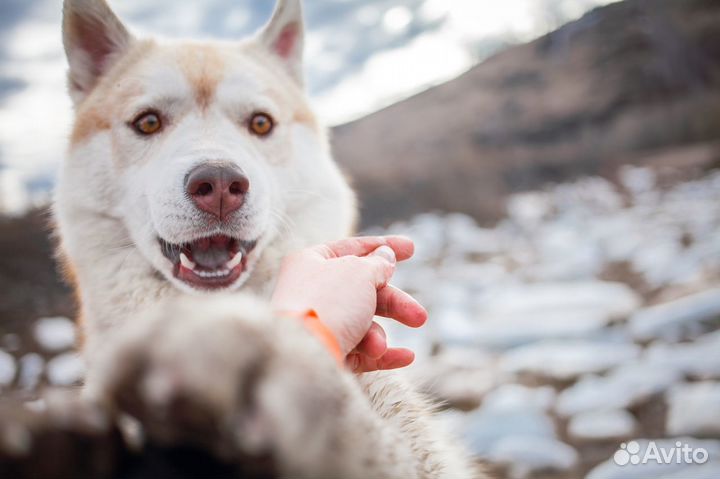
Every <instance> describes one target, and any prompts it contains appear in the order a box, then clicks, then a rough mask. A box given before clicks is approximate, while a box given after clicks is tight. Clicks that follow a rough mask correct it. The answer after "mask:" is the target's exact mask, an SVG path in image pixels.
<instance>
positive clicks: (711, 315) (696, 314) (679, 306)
mask: <svg viewBox="0 0 720 479" xmlns="http://www.w3.org/2000/svg"><path fill="white" fill-rule="evenodd" d="M719 318H720V288H716V289H711V290H708V291H704V292H702V293H697V294H693V295H691V296H687V297H685V298H681V299H678V300H676V301H672V302H670V303H664V304H658V305H656V306H651V307H649V308H646V309H643V310H641V311H638V312H637V313H635V314H634V315H633V316H632V318H631V319H630V323H629V327H630V331H631V332H632V334H633V336H634V337H635V338H637V339H638V340H642V341H648V340H651V339H664V340H667V341H678V340H680V339H685V338H694V337H696V336H697V335H699V334H700V333H701V332H702V330H703V324H704V323H708V322H710V321H716V320H718V319H719Z"/></svg>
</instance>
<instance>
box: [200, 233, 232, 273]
mask: <svg viewBox="0 0 720 479" xmlns="http://www.w3.org/2000/svg"><path fill="white" fill-rule="evenodd" d="M231 246H232V239H231V238H228V237H227V236H213V237H211V238H203V239H200V240H197V241H194V242H193V243H191V244H190V253H191V254H192V259H193V261H194V262H195V263H196V264H198V265H199V266H201V267H203V268H206V269H218V268H220V267H221V266H223V265H224V264H225V263H227V262H228V260H229V259H231V257H232V251H231Z"/></svg>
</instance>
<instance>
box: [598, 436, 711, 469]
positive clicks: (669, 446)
mask: <svg viewBox="0 0 720 479" xmlns="http://www.w3.org/2000/svg"><path fill="white" fill-rule="evenodd" d="M651 441H652V442H653V443H654V445H655V448H654V449H653V448H651V449H650V452H651V454H654V452H655V450H657V452H659V453H660V454H662V451H661V449H662V450H664V451H665V452H666V453H667V454H671V453H672V454H673V456H672V460H671V461H663V462H662V463H659V462H657V461H655V460H654V459H653V457H652V456H646V454H647V451H648V448H649V445H650V442H651ZM634 442H636V443H637V445H638V446H639V449H638V452H637V453H635V456H636V457H637V458H638V463H637V464H633V463H627V462H624V461H623V462H624V464H623V465H619V464H618V463H616V462H615V458H616V457H617V458H619V459H621V460H625V461H627V460H628V459H630V458H631V457H632V456H630V455H629V454H628V453H627V450H621V449H618V452H616V453H615V455H613V457H611V458H610V459H608V460H607V461H605V462H603V463H601V464H599V465H598V466H596V467H595V468H594V469H592V470H591V471H590V472H589V473H588V474H587V476H585V479H717V478H718V477H720V462H719V461H718V460H717V458H718V457H720V441H716V440H700V439H694V438H688V437H681V438H674V439H653V440H649V439H637V440H635V441H634ZM678 442H679V443H680V445H681V446H680V447H681V448H682V447H683V446H684V445H688V446H690V447H692V448H693V449H698V448H702V449H704V450H705V451H707V453H708V455H709V460H708V461H707V462H705V463H704V464H685V463H683V462H684V461H683V460H681V461H680V464H678V463H677V461H676V460H674V459H675V458H676V457H677V452H675V450H676V448H677V443H678ZM629 444H630V442H628V443H626V445H629ZM620 451H622V452H620ZM646 457H647V459H648V460H647V461H646V462H644V463H643V459H644V458H646Z"/></svg>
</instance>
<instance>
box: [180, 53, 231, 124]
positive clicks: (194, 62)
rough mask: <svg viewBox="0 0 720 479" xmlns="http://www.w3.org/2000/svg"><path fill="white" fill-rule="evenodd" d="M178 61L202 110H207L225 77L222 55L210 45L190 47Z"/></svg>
mask: <svg viewBox="0 0 720 479" xmlns="http://www.w3.org/2000/svg"><path fill="white" fill-rule="evenodd" d="M178 60H179V64H180V68H181V69H182V72H183V74H184V75H185V77H186V78H187V79H188V81H189V82H190V85H192V88H193V91H194V92H195V101H196V102H197V104H198V106H199V107H200V108H201V109H203V110H205V109H207V108H208V107H209V106H210V104H211V103H212V101H213V99H214V98H215V92H216V91H217V88H218V85H219V84H220V82H221V81H222V79H223V77H224V75H225V62H224V61H223V59H222V57H221V55H220V53H219V52H218V50H217V49H216V48H213V47H212V46H209V45H188V46H187V47H185V48H183V49H182V52H181V53H180V58H179V59H178Z"/></svg>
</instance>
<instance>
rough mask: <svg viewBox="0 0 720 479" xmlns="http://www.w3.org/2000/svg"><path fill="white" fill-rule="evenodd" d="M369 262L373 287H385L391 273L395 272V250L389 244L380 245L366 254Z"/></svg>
mask: <svg viewBox="0 0 720 479" xmlns="http://www.w3.org/2000/svg"><path fill="white" fill-rule="evenodd" d="M366 258H367V259H368V261H369V262H370V263H371V267H372V269H373V272H374V278H375V287H376V288H378V289H380V288H383V287H385V286H386V285H387V284H388V282H389V281H390V278H392V275H393V273H395V263H396V262H397V258H396V257H395V251H393V250H392V248H390V247H389V246H381V247H379V248H377V249H376V250H375V251H373V252H372V253H370V254H369V255H367V256H366Z"/></svg>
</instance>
